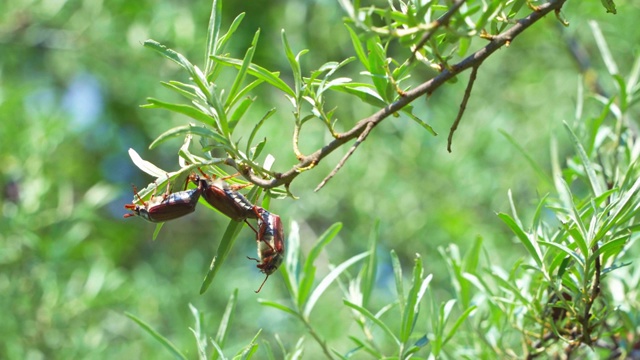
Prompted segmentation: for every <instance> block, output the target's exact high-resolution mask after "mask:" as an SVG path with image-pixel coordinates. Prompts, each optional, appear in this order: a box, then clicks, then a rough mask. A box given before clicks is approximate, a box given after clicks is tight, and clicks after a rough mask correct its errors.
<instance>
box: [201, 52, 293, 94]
mask: <svg viewBox="0 0 640 360" xmlns="http://www.w3.org/2000/svg"><path fill="white" fill-rule="evenodd" d="M213 59H214V60H215V61H217V62H219V63H221V64H225V65H229V66H234V67H236V68H240V67H241V66H242V62H240V61H239V60H237V59H233V58H228V57H224V56H214V57H213ZM248 73H249V75H251V76H255V77H256V78H258V79H261V80H264V81H265V82H267V83H269V84H271V85H273V86H275V87H276V88H278V89H280V90H282V91H283V92H284V93H285V94H288V95H289V96H292V97H294V98H295V92H294V91H293V90H292V89H291V88H290V87H289V86H288V85H287V84H286V83H285V82H284V81H282V80H281V79H280V73H279V72H277V71H274V72H271V71H269V70H267V69H265V68H263V67H261V66H258V65H256V64H251V65H249V70H248Z"/></svg>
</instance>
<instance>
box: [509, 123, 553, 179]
mask: <svg viewBox="0 0 640 360" xmlns="http://www.w3.org/2000/svg"><path fill="white" fill-rule="evenodd" d="M498 131H499V132H500V133H501V134H502V136H504V137H505V138H506V139H507V140H508V141H509V142H510V143H511V145H512V146H513V147H514V148H515V149H516V150H517V151H518V153H520V155H522V156H523V157H524V158H525V160H526V161H527V163H528V164H529V166H530V167H531V168H532V169H533V170H534V171H535V172H536V174H538V178H540V179H542V180H544V181H545V182H546V183H547V184H550V185H552V184H553V180H552V179H551V178H550V177H549V175H547V172H546V170H544V169H542V167H540V165H538V163H537V162H536V161H535V160H534V159H533V157H531V155H530V153H531V152H530V151H526V150H525V149H524V148H523V147H522V145H521V143H522V142H521V141H517V140H516V139H514V138H513V137H512V136H511V135H509V134H508V133H507V132H506V131H504V130H498Z"/></svg>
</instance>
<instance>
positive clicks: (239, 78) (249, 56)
mask: <svg viewBox="0 0 640 360" xmlns="http://www.w3.org/2000/svg"><path fill="white" fill-rule="evenodd" d="M259 38H260V29H258V30H257V31H256V33H255V34H254V35H253V40H252V41H251V46H250V47H249V48H248V49H247V51H246V53H245V54H244V58H243V59H242V66H240V68H239V69H238V74H237V75H236V78H235V80H234V81H233V85H232V86H231V89H230V90H229V95H228V97H227V103H226V104H225V105H226V106H227V107H228V106H229V104H230V101H231V100H232V99H233V98H234V97H235V96H236V95H237V93H238V89H239V88H240V86H241V85H242V82H243V81H244V79H245V78H246V77H247V70H248V69H249V65H251V61H252V60H253V54H255V52H256V46H258V39H259Z"/></svg>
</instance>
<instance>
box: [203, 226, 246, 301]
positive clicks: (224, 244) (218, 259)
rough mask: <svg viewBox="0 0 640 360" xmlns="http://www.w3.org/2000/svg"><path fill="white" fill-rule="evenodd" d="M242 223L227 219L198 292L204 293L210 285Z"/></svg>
mask: <svg viewBox="0 0 640 360" xmlns="http://www.w3.org/2000/svg"><path fill="white" fill-rule="evenodd" d="M243 224H244V223H242V222H238V221H233V220H230V221H229V225H228V226H227V229H226V230H225V231H224V234H223V235H222V239H221V240H220V245H218V252H217V254H216V256H214V257H213V259H212V260H211V265H210V266H209V271H208V272H207V275H206V276H205V278H204V281H203V282H202V286H201V287H200V294H204V292H205V291H207V289H208V288H209V286H210V285H211V282H213V278H214V277H215V276H216V274H217V273H218V270H219V269H220V267H221V266H222V264H223V263H224V261H225V259H226V258H227V255H229V252H230V251H231V248H232V247H233V244H234V242H235V241H236V239H237V238H238V235H239V234H240V230H241V229H242V225H243Z"/></svg>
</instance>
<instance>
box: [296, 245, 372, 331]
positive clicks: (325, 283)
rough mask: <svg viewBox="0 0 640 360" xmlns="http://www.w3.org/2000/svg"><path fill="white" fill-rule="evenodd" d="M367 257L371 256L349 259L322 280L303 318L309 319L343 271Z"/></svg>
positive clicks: (310, 297)
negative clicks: (319, 301)
mask: <svg viewBox="0 0 640 360" xmlns="http://www.w3.org/2000/svg"><path fill="white" fill-rule="evenodd" d="M367 256H369V252H364V253H361V254H358V255H356V256H353V257H352V258H350V259H348V260H347V261H345V262H343V263H342V264H340V265H338V266H336V267H335V268H334V269H333V270H331V272H329V274H327V276H325V278H324V279H322V281H320V284H318V286H317V287H316V288H315V289H314V290H313V292H312V293H311V296H309V300H308V301H307V303H306V304H305V306H304V311H303V312H302V316H304V317H305V318H307V319H308V318H309V315H310V314H311V310H313V307H314V306H315V305H316V302H317V301H318V299H319V298H320V296H321V295H322V294H323V293H324V292H325V290H327V288H328V287H329V285H331V283H332V282H333V281H334V280H335V279H336V278H337V277H338V276H340V274H342V272H343V271H345V270H347V268H348V267H349V266H351V265H353V264H355V263H356V262H358V261H360V260H362V259H364V258H365V257H367Z"/></svg>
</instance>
